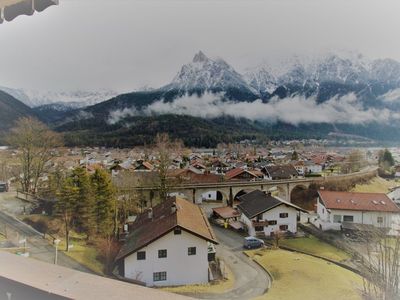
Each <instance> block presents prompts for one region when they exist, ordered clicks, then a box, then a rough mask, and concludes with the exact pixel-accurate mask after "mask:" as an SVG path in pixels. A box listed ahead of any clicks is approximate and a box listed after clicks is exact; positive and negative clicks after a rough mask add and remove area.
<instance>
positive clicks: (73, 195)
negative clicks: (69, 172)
mask: <svg viewBox="0 0 400 300" xmlns="http://www.w3.org/2000/svg"><path fill="white" fill-rule="evenodd" d="M78 196H79V190H78V188H77V187H76V186H75V185H74V181H73V178H72V177H67V178H66V179H65V180H64V181H63V184H62V186H61V189H60V192H59V195H58V201H57V203H56V207H55V208H56V213H57V215H59V216H60V217H61V219H62V220H63V222H64V229H65V239H66V243H65V245H66V249H65V250H66V251H68V250H69V233H70V230H71V229H72V228H73V220H74V219H75V211H76V202H77V201H78Z"/></svg>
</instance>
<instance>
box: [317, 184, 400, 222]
mask: <svg viewBox="0 0 400 300" xmlns="http://www.w3.org/2000/svg"><path fill="white" fill-rule="evenodd" d="M399 214H400V208H399V207H397V206H396V204H395V203H394V202H393V200H391V199H390V198H389V197H388V196H387V195H386V194H383V193H351V192H334V191H325V190H321V191H319V192H318V199H317V215H318V220H317V222H316V225H317V226H318V227H319V228H320V229H321V230H341V229H343V224H346V223H354V224H361V225H372V226H374V227H377V228H388V229H391V228H393V226H394V225H395V224H394V223H395V220H397V218H398V216H399Z"/></svg>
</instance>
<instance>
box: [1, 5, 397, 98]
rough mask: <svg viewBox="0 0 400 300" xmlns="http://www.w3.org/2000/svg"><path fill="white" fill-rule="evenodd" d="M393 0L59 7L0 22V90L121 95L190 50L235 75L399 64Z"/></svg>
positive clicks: (172, 68)
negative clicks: (328, 55) (260, 69)
mask: <svg viewBox="0 0 400 300" xmlns="http://www.w3.org/2000/svg"><path fill="white" fill-rule="evenodd" d="M399 12H400V1H398V0H393V1H390V0H385V1H384V0H377V1H372V0H330V1H328V0H264V1H262V0H260V1H257V0H108V1H107V0H60V5H59V6H55V7H51V8H49V9H47V10H45V11H44V12H42V13H40V14H35V15H34V16H33V17H24V16H23V17H19V18H17V19H16V20H14V21H13V22H10V23H3V24H2V25H0V53H1V57H2V60H1V67H0V86H9V87H15V88H18V87H23V88H30V89H39V90H74V89H84V90H94V89H98V88H106V89H115V90H118V91H131V90H134V89H137V88H140V87H143V86H145V85H149V86H153V87H158V86H160V85H163V84H165V83H167V82H169V81H170V80H171V79H172V77H173V76H174V75H175V74H176V72H177V71H178V70H179V68H180V67H181V65H182V64H184V63H186V62H188V61H190V60H191V59H192V57H193V55H194V53H195V52H197V51H198V50H200V49H201V50H203V51H204V52H205V53H206V54H207V55H209V56H212V57H215V56H220V57H223V58H224V59H225V60H226V61H227V62H229V63H231V64H232V65H233V66H234V67H235V68H236V69H238V70H239V71H242V70H243V69H244V68H245V67H248V66H254V65H256V64H257V63H258V62H262V61H275V60H279V59H282V58H284V57H287V56H290V55H292V54H298V55H314V54H317V53H320V52H328V51H336V50H352V51H358V52H361V53H362V54H364V55H366V56H367V57H371V58H380V57H391V58H394V59H397V60H400V38H399V30H400V18H399Z"/></svg>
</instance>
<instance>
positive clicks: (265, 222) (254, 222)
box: [252, 220, 268, 227]
mask: <svg viewBox="0 0 400 300" xmlns="http://www.w3.org/2000/svg"><path fill="white" fill-rule="evenodd" d="M252 223H253V226H254V227H255V226H268V221H266V220H262V221H255V220H253V221H252Z"/></svg>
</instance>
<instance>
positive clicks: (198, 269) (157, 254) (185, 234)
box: [117, 197, 218, 286]
mask: <svg viewBox="0 0 400 300" xmlns="http://www.w3.org/2000/svg"><path fill="white" fill-rule="evenodd" d="M210 244H218V242H217V239H216V237H215V234H214V232H213V230H212V228H211V226H210V224H209V222H208V220H207V217H206V216H205V214H204V213H203V211H202V209H201V208H200V207H199V206H197V205H195V204H192V203H190V202H189V201H187V200H184V199H181V198H178V197H170V198H169V199H167V200H166V201H165V202H163V203H160V204H158V205H157V206H154V207H153V208H152V209H150V210H148V211H147V212H145V213H142V214H140V215H139V216H138V217H137V218H136V220H135V222H134V224H133V228H132V232H131V233H130V234H129V235H128V237H127V239H126V243H125V244H124V245H123V246H122V248H121V250H120V252H119V254H118V256H117V264H118V271H119V273H120V275H121V276H123V277H125V278H128V279H131V280H136V281H140V282H143V283H145V284H146V285H147V286H173V285H187V284H202V283H207V282H208V280H209V261H208V253H209V249H210V248H212V247H209V245H210Z"/></svg>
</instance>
